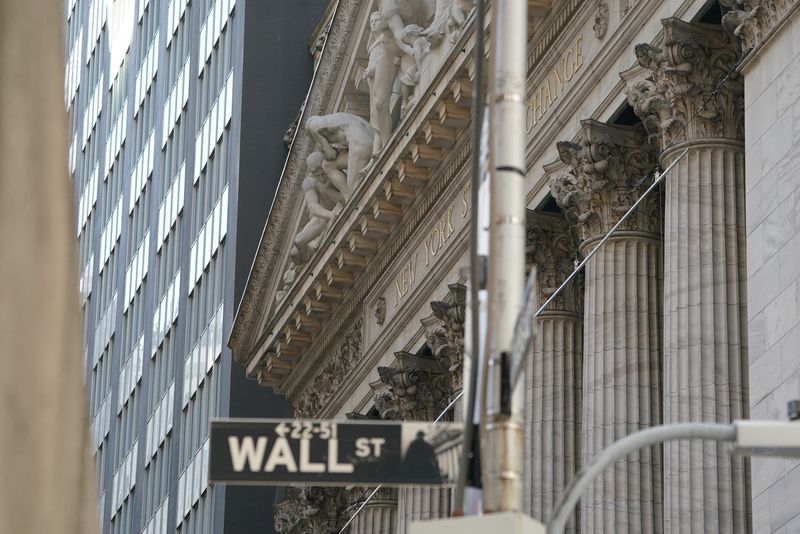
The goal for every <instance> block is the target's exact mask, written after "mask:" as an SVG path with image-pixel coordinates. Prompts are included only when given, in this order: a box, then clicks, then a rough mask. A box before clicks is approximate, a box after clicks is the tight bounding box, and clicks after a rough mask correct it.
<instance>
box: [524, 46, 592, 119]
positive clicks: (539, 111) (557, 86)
mask: <svg viewBox="0 0 800 534" xmlns="http://www.w3.org/2000/svg"><path fill="white" fill-rule="evenodd" d="M583 57H584V56H583V36H580V35H579V36H578V37H577V38H575V41H574V42H573V43H572V45H570V47H569V48H567V50H566V51H565V52H564V53H563V54H561V57H560V58H559V60H558V61H557V62H556V64H555V65H554V66H553V68H552V70H551V71H550V72H549V73H548V75H547V77H546V78H545V79H544V81H542V82H541V83H540V84H539V85H538V86H537V87H536V88H535V89H534V91H533V95H531V97H530V100H528V106H527V107H526V108H525V133H526V134H528V133H531V130H533V128H534V126H536V125H537V124H538V123H539V121H540V120H542V118H544V116H545V115H547V111H548V110H549V109H550V107H551V106H552V105H553V103H554V102H555V101H556V100H558V97H559V95H561V94H562V93H563V92H564V90H565V88H566V87H567V85H568V84H569V83H570V82H572V80H573V79H574V78H575V75H576V74H577V72H578V71H579V70H580V69H581V67H582V66H583Z"/></svg>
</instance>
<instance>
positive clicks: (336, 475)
mask: <svg viewBox="0 0 800 534" xmlns="http://www.w3.org/2000/svg"><path fill="white" fill-rule="evenodd" d="M462 433H463V424H461V423H399V422H398V423H393V422H389V421H374V422H366V421H311V420H308V421H297V420H281V419H220V420H213V421H212V422H211V450H210V462H209V474H208V478H209V481H210V482H216V483H228V484H267V485H286V484H291V483H295V482H304V483H308V484H311V485H316V486H345V485H352V484H362V485H370V484H372V485H375V484H383V485H385V486H405V485H414V486H418V485H448V484H454V483H455V480H456V478H457V473H458V467H459V462H460V456H461V441H462Z"/></svg>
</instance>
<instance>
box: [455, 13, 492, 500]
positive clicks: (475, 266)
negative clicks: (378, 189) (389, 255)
mask: <svg viewBox="0 0 800 534" xmlns="http://www.w3.org/2000/svg"><path fill="white" fill-rule="evenodd" d="M485 9H486V2H485V0H477V2H476V3H475V58H474V61H475V80H474V81H473V83H472V85H473V90H472V92H473V94H474V98H473V100H472V182H471V183H472V191H471V195H470V196H471V200H472V211H471V213H470V228H469V248H470V255H469V264H470V274H469V298H470V309H469V315H470V319H469V320H470V323H471V324H470V351H471V354H470V367H469V375H468V376H465V377H464V381H465V384H464V387H465V388H466V392H467V400H466V403H467V406H466V407H467V413H466V417H465V420H464V444H463V445H462V448H461V450H462V451H463V452H462V454H461V466H460V468H459V471H458V483H457V485H456V489H455V502H454V504H453V515H454V516H459V515H463V514H464V491H465V490H466V487H467V474H468V472H469V466H470V463H471V461H472V455H473V453H474V451H473V450H472V442H473V428H474V425H473V420H474V419H475V394H476V392H477V391H476V388H477V387H478V365H480V358H479V357H478V356H479V354H480V352H481V351H480V348H479V345H480V342H481V341H480V340H481V337H480V324H479V318H480V303H479V302H478V291H479V290H480V289H481V288H480V287H479V286H480V285H481V282H482V279H483V273H482V272H481V270H482V268H483V264H482V263H481V261H480V258H479V257H478V231H479V228H478V224H479V223H478V200H479V199H478V191H479V190H480V187H481V170H482V169H481V154H480V153H481V151H480V146H481V133H482V132H483V107H484V106H483V104H484V96H483V93H484V91H483V54H484V52H483V35H484V24H485V22H484V13H485Z"/></svg>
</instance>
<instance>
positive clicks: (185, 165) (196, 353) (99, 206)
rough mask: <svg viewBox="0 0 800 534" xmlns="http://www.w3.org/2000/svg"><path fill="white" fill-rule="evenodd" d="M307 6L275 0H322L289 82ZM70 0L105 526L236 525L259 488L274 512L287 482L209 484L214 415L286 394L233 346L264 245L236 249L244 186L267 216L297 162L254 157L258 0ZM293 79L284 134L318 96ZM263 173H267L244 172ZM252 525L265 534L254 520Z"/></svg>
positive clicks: (81, 235)
mask: <svg viewBox="0 0 800 534" xmlns="http://www.w3.org/2000/svg"><path fill="white" fill-rule="evenodd" d="M290 4H294V3H293V2H288V3H286V6H288V7H285V6H284V7H281V6H277V7H276V10H277V11H280V12H283V11H286V10H298V9H307V8H308V5H309V4H314V5H315V6H316V7H315V10H314V17H311V18H308V19H307V20H304V22H303V24H302V29H301V31H296V30H295V31H294V32H292V33H293V35H292V36H291V38H290V39H289V40H288V44H290V45H291V46H292V51H293V52H292V55H291V56H292V57H295V58H300V61H298V65H296V67H295V69H294V71H293V73H289V74H290V76H289V78H290V79H291V77H292V76H294V78H296V79H297V83H296V84H295V85H296V86H297V87H303V86H305V87H307V84H308V81H309V78H310V75H311V58H310V56H309V54H308V48H307V46H306V45H307V40H308V39H310V38H311V33H312V31H313V29H314V26H315V25H316V23H317V22H318V21H319V17H320V16H321V15H322V10H323V9H324V7H325V5H326V4H327V2H325V1H323V0H319V1H316V2H299V3H298V4H297V5H290ZM301 4H303V5H301ZM64 7H65V11H66V13H65V20H66V32H65V36H66V51H65V53H66V55H65V65H66V72H65V80H64V96H65V105H66V107H67V109H68V111H69V114H70V127H71V137H70V148H69V170H70V173H71V176H72V179H73V183H74V188H75V205H76V211H75V213H76V224H75V230H76V237H77V246H78V250H79V260H80V269H79V272H80V273H81V274H80V277H79V280H76V283H77V284H78V286H79V289H80V295H81V305H82V314H83V324H84V339H85V345H84V352H85V363H86V385H87V397H88V409H89V414H90V420H91V433H92V446H93V447H94V456H95V463H96V473H97V479H98V483H99V494H100V497H99V502H98V507H99V510H100V514H101V518H102V519H101V521H102V525H103V532H104V533H131V532H135V533H148V534H150V533H164V532H182V533H208V532H224V531H232V530H231V529H229V528H226V527H225V525H226V523H230V521H228V520H226V519H225V515H226V514H233V513H234V512H235V511H236V509H237V506H239V505H240V504H241V502H240V501H241V500H242V499H245V500H246V499H247V498H251V499H256V500H258V501H259V502H260V503H261V506H263V507H267V508H271V501H269V500H268V501H266V502H264V501H263V499H264V497H265V495H266V497H267V499H269V498H270V495H271V494H264V493H263V492H262V493H260V494H259V493H253V494H252V495H251V496H250V497H248V496H246V495H245V496H244V497H242V496H239V497H237V498H236V499H231V498H230V497H227V500H226V493H225V492H226V489H225V488H224V487H209V486H208V484H207V482H206V480H207V475H206V469H207V462H208V429H209V420H210V418H212V417H226V416H231V415H238V414H237V413H236V411H237V410H236V407H237V406H245V405H246V406H247V409H246V411H247V414H246V415H254V414H255V415H265V416H266V415H271V414H273V413H274V410H275V406H278V405H277V404H276V405H275V406H272V405H271V402H272V400H273V398H272V397H271V394H270V393H269V392H267V390H260V391H259V392H252V391H250V390H249V389H248V388H255V386H254V385H253V384H252V383H251V382H249V381H248V382H247V383H245V381H244V380H243V379H242V380H241V383H242V386H241V388H239V387H238V386H237V384H238V379H237V378H236V377H237V375H238V374H241V371H240V370H238V369H237V368H236V367H235V366H236V365H238V364H232V363H231V358H230V352H229V350H228V349H227V347H226V341H227V334H228V332H229V331H230V324H231V320H232V316H233V313H234V311H235V306H236V305H237V296H236V295H235V291H234V288H235V285H236V282H237V280H238V279H239V278H240V277H246V275H247V271H248V270H249V267H250V260H251V258H252V251H248V250H245V251H240V252H239V255H238V258H239V259H238V260H237V251H236V247H237V231H236V228H237V221H238V220H240V219H241V218H243V217H250V216H249V215H248V213H247V212H246V210H245V208H243V207H241V206H240V205H239V202H238V194H239V191H240V188H245V189H246V190H247V191H248V194H249V193H250V192H251V191H255V192H256V193H257V194H258V195H259V196H257V197H256V198H257V199H258V202H257V203H256V204H254V206H255V207H254V209H256V211H257V212H261V213H260V214H259V213H256V214H255V219H252V218H249V219H248V220H255V221H259V220H261V224H262V225H263V219H264V218H265V217H266V213H267V211H268V209H269V204H270V202H271V199H272V194H273V188H274V184H271V182H270V181H269V180H265V179H264V174H265V173H269V172H273V171H274V174H275V175H276V176H277V175H278V174H279V172H280V168H281V166H282V164H283V160H282V159H275V161H270V162H268V165H267V166H264V165H262V167H261V168H260V169H255V170H254V169H253V168H252V165H251V164H250V163H248V162H247V161H244V160H243V159H242V158H241V157H240V140H241V138H242V136H243V133H242V132H243V130H242V127H241V124H240V120H241V117H242V114H243V113H242V101H243V73H242V71H243V61H244V56H245V54H246V53H247V52H246V48H247V46H248V45H247V42H246V39H245V21H244V20H245V15H244V12H245V1H244V0H191V1H190V0H114V1H109V0H67V1H66V2H65V6H64ZM263 7H264V6H258V7H254V8H253V11H254V12H255V11H258V12H259V13H257V16H258V17H260V20H258V21H255V20H254V21H252V23H253V24H256V25H258V24H262V23H263V24H268V20H269V17H268V15H269V11H270V9H264V8H263ZM254 16H256V15H254ZM305 17H308V13H305ZM277 19H278V20H279V19H280V14H279V16H278V17H277ZM289 29H290V28H285V29H283V31H284V32H285V33H287V35H288V30H289ZM276 35H277V34H276ZM277 36H278V37H280V35H277ZM259 39H263V35H262V36H259ZM278 52H280V51H278ZM252 53H255V54H259V55H261V56H264V57H266V56H267V55H268V54H269V53H272V52H270V50H269V49H267V48H264V47H261V46H259V47H256V48H254V50H253V52H252ZM254 90H255V89H254ZM258 90H260V89H258ZM289 90H291V91H294V94H293V95H292V98H291V100H290V101H289V102H276V104H277V105H280V106H281V108H284V109H283V111H282V113H281V114H280V115H279V116H282V117H283V118H282V119H281V123H280V124H281V128H280V129H278V130H276V131H275V132H273V133H274V135H273V137H274V139H275V143H277V144H278V145H279V144H280V139H281V138H282V135H283V130H284V129H285V128H286V127H287V126H288V124H289V122H290V121H291V118H292V117H293V116H294V114H295V113H296V110H297V109H298V108H299V106H300V104H301V102H302V92H299V91H297V90H296V89H295V88H291V87H290V88H289ZM250 100H251V101H253V102H258V98H250ZM273 129H274V128H273ZM268 141H269V139H265V142H268ZM279 148H280V150H279V151H278V152H276V154H278V155H280V156H281V157H283V156H285V149H284V148H283V146H280V147H279ZM243 169H244V170H245V171H246V173H245V172H243ZM244 174H246V175H247V176H243V175H244ZM251 178H252V179H253V180H255V179H256V178H257V180H256V181H255V182H254V184H255V185H253V184H250V185H247V184H244V181H245V180H248V179H251ZM262 183H263V185H261V184H262ZM243 184H244V185H243ZM250 201H251V202H252V198H251V200H250ZM247 209H250V208H249V207H248V208H247ZM260 230H261V228H260V227H258V225H256V226H254V227H248V228H247V230H246V232H245V233H247V232H251V233H253V232H254V233H255V234H260ZM245 237H246V236H245ZM256 240H257V238H256V237H254V238H249V241H252V242H253V243H255V242H256ZM246 241H247V240H246ZM232 365H233V366H234V367H232ZM242 395H244V396H242ZM240 397H241V398H240ZM235 523H236V524H237V525H238V526H237V528H239V530H238V531H240V532H251V530H248V528H250V525H249V524H248V521H247V520H246V519H244V520H241V518H240V519H239V520H237V521H236V522H235ZM252 523H255V518H254V521H252ZM252 528H254V529H255V528H256V526H253V527H252ZM264 528H266V529H267V530H264ZM269 528H271V522H269V523H268V524H267V525H264V524H263V523H262V524H261V529H260V530H259V531H262V532H263V531H266V532H268V531H269ZM252 531H256V530H252Z"/></svg>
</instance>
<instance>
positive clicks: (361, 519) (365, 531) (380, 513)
mask: <svg viewBox="0 0 800 534" xmlns="http://www.w3.org/2000/svg"><path fill="white" fill-rule="evenodd" d="M387 492H391V495H393V496H394V498H386V497H388V495H387V496H384V498H381V497H380V494H381V493H387ZM378 494H379V495H376V498H375V499H373V500H371V501H370V502H368V503H367V504H366V506H364V508H363V509H362V510H361V512H359V513H358V515H356V516H355V518H354V519H353V522H352V523H350V530H349V532H350V534H395V532H397V497H396V495H397V494H396V493H395V492H394V491H393V490H379V492H378ZM354 508H355V510H357V509H358V507H357V506H354ZM355 510H353V512H355Z"/></svg>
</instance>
